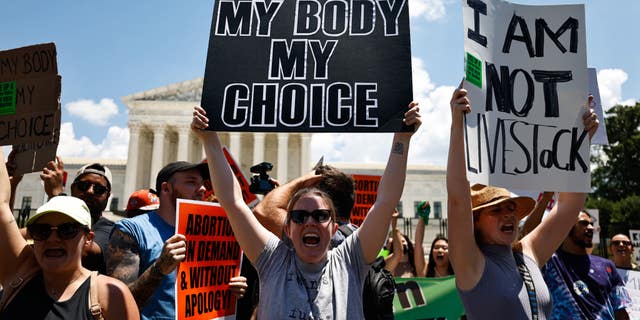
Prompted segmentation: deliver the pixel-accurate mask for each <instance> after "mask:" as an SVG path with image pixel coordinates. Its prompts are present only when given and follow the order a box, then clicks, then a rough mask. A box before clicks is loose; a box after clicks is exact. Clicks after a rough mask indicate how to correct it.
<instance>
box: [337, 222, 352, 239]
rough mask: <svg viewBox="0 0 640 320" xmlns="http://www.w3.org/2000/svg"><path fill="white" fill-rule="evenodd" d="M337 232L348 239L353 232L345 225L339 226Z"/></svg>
mask: <svg viewBox="0 0 640 320" xmlns="http://www.w3.org/2000/svg"><path fill="white" fill-rule="evenodd" d="M338 230H340V232H342V234H344V237H345V238H346V237H348V236H350V235H351V234H352V233H353V230H351V228H349V225H346V224H341V225H340V226H339V227H338Z"/></svg>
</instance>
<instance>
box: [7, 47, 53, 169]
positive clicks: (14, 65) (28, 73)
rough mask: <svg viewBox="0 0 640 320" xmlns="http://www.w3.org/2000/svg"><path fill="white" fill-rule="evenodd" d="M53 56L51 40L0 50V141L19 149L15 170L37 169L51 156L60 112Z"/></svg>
mask: <svg viewBox="0 0 640 320" xmlns="http://www.w3.org/2000/svg"><path fill="white" fill-rule="evenodd" d="M56 56H57V53H56V47H55V44H53V43H47V44H40V45H33V46H28V47H23V48H18V49H12V50H6V51H0V145H9V144H12V145H14V149H17V150H20V154H19V155H17V157H18V159H19V161H18V167H17V168H16V174H24V173H29V172H33V171H38V170H41V169H42V168H43V167H44V165H46V163H47V162H48V161H50V160H53V159H54V158H55V154H56V149H57V145H58V138H59V134H60V116H61V114H60V112H61V111H60V91H61V78H60V76H59V75H58V65H57V61H56ZM43 164H44V165H43Z"/></svg>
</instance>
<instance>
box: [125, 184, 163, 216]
mask: <svg viewBox="0 0 640 320" xmlns="http://www.w3.org/2000/svg"><path fill="white" fill-rule="evenodd" d="M159 206H160V198H158V196H157V195H155V194H153V193H151V192H149V189H142V190H138V191H134V192H133V193H132V194H131V196H130V197H129V202H127V209H126V211H131V210H137V209H140V210H147V211H150V210H156V209H158V207H159Z"/></svg>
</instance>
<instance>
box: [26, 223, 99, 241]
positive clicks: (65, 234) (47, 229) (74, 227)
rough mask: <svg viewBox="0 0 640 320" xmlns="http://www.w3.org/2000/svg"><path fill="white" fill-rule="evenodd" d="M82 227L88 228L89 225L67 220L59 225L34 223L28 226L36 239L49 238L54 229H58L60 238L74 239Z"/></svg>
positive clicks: (32, 236) (57, 232)
mask: <svg viewBox="0 0 640 320" xmlns="http://www.w3.org/2000/svg"><path fill="white" fill-rule="evenodd" d="M81 229H84V230H88V229H87V227H85V226H82V225H80V224H78V223H74V222H67V223H63V224H61V225H57V226H52V225H50V224H46V223H34V224H32V225H29V226H27V232H28V233H29V235H30V236H31V238H32V239H33V240H36V241H44V240H47V239H49V236H51V233H52V232H53V230H55V231H56V234H57V235H58V238H60V240H69V239H73V238H75V237H76V236H77V235H78V233H79V232H80V230H81Z"/></svg>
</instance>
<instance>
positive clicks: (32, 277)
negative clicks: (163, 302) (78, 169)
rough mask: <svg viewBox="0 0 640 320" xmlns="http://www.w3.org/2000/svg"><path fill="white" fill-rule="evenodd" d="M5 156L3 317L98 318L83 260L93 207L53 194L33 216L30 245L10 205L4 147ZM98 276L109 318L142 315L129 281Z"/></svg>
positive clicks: (1, 192) (0, 201)
mask: <svg viewBox="0 0 640 320" xmlns="http://www.w3.org/2000/svg"><path fill="white" fill-rule="evenodd" d="M0 159H2V162H1V163H0V257H2V262H1V263H0V281H1V282H2V286H3V287H4V288H5V295H4V297H3V300H2V302H1V303H0V319H93V316H92V314H91V311H90V309H89V305H90V300H89V294H90V287H91V286H90V281H91V271H89V270H87V269H85V268H83V267H82V265H81V262H80V259H81V257H82V252H83V249H84V248H86V247H88V246H89V245H91V243H92V241H93V232H92V231H90V229H91V215H90V213H89V208H88V207H87V205H86V204H85V203H84V201H82V200H80V199H78V198H74V197H67V196H58V197H55V198H53V199H51V200H50V201H49V202H47V203H45V204H44V205H42V206H41V207H40V208H38V210H37V211H36V214H35V215H34V216H33V217H31V218H30V219H29V220H28V221H27V232H28V233H29V235H30V237H31V238H32V239H33V240H34V242H33V245H32V246H31V245H28V244H27V242H26V240H24V238H23V237H22V235H21V234H20V231H19V230H18V226H17V224H16V222H15V220H14V216H13V213H12V212H11V208H10V207H9V198H10V196H11V191H10V186H9V177H8V174H7V169H6V166H5V164H4V154H3V153H2V150H0ZM94 277H97V278H96V280H97V298H98V299H97V301H98V302H99V306H100V308H101V312H102V315H103V316H104V319H139V318H140V316H139V313H138V307H137V306H136V303H135V300H134V299H133V296H132V295H131V292H129V289H128V288H127V286H126V285H125V284H123V283H122V282H120V281H119V280H117V279H114V278H111V277H107V276H103V275H97V276H94ZM9 299H10V300H9ZM92 301H96V300H92Z"/></svg>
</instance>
